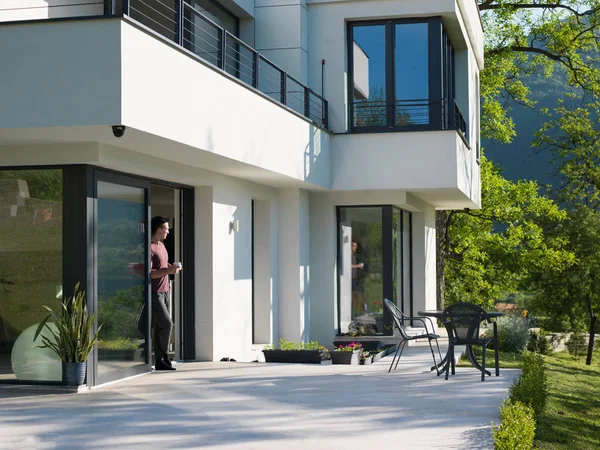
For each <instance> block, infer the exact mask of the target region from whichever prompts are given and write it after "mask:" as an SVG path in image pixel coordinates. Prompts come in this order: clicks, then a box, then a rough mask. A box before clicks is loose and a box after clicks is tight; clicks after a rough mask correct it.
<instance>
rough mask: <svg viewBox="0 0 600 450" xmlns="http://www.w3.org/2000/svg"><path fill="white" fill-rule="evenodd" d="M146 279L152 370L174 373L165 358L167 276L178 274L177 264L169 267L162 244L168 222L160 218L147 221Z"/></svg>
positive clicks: (168, 334)
mask: <svg viewBox="0 0 600 450" xmlns="http://www.w3.org/2000/svg"><path fill="white" fill-rule="evenodd" d="M151 231H152V237H151V239H152V243H151V244H150V262H151V265H150V268H151V273H150V278H151V279H152V314H153V316H154V357H155V359H156V363H155V370H175V367H173V364H172V363H171V360H170V359H169V354H168V350H169V339H170V337H171V330H172V329H173V322H172V321H171V316H170V315H169V309H168V308H167V305H168V304H169V275H171V274H176V273H179V271H180V270H181V264H177V263H175V264H174V265H171V264H169V254H168V253H167V249H166V248H165V245H164V244H163V241H164V240H165V238H166V237H167V236H168V234H169V221H168V220H167V219H165V218H164V217H161V216H156V217H153V218H152V221H151Z"/></svg>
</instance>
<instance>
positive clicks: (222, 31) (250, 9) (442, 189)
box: [0, 0, 483, 386]
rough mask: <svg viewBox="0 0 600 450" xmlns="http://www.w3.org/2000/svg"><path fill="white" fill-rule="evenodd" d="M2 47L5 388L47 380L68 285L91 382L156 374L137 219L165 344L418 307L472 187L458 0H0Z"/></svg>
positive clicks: (473, 83) (466, 0) (353, 320)
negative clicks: (86, 336) (439, 222)
mask: <svg viewBox="0 0 600 450" xmlns="http://www.w3.org/2000/svg"><path fill="white" fill-rule="evenodd" d="M0 61H1V63H2V70H0V383H1V382H11V383H15V382H18V383H56V382H60V379H61V374H60V361H58V360H57V359H56V358H55V357H54V356H53V355H52V354H50V353H48V352H47V351H46V350H41V349H37V348H36V347H35V346H34V345H33V344H32V342H33V340H32V334H31V333H32V332H33V331H32V330H35V328H36V327H37V324H38V323H39V322H40V321H41V320H42V318H43V317H44V315H45V309H43V307H42V305H48V306H51V307H52V308H57V307H60V302H61V299H62V298H63V296H68V295H70V294H72V292H73V288H74V286H75V285H76V284H77V283H80V285H81V287H82V288H83V289H84V290H85V292H86V295H87V301H88V305H89V307H90V309H91V310H92V311H95V312H97V314H98V323H103V324H104V325H103V328H102V330H101V334H100V339H101V342H100V343H99V345H98V349H95V350H94V351H93V353H92V355H91V357H90V360H88V369H87V384H88V385H89V386H94V385H99V384H102V383H105V382H108V381H112V380H115V379H120V378H124V377H127V376H131V375H135V374H138V373H143V372H147V371H149V370H151V366H152V363H153V362H152V352H151V350H150V349H151V348H152V346H151V338H152V336H150V333H148V332H147V331H144V327H141V326H140V323H143V324H146V325H151V320H152V317H151V315H150V314H147V315H146V314H144V313H143V311H145V310H144V309H143V305H144V304H148V303H149V302H150V285H149V277H148V276H147V274H148V272H149V248H150V226H149V223H150V219H151V217H153V216H156V215H161V216H164V217H166V218H169V223H170V227H171V234H170V236H169V238H168V240H167V241H166V242H165V245H166V247H167V249H168V251H169V255H170V262H173V261H181V262H182V263H183V270H182V271H181V272H180V273H179V274H178V275H175V276H172V277H171V280H170V283H171V287H172V290H171V314H172V318H173V322H174V325H175V326H174V331H173V336H172V339H171V349H170V350H171V352H172V357H173V358H175V359H178V360H200V361H218V360H220V359H222V358H234V359H235V360H237V361H254V360H262V353H261V350H262V348H263V347H264V346H265V345H266V344H270V343H275V344H276V343H277V342H278V341H279V339H280V338H284V339H288V340H293V341H304V342H306V341H310V340H318V341H319V342H320V343H321V344H323V345H325V346H327V347H331V346H332V344H333V342H334V340H335V339H336V336H340V335H342V336H343V335H345V334H348V333H351V332H360V333H362V334H363V335H370V336H375V337H377V336H382V337H385V336H386V335H390V334H391V318H390V317H389V316H388V314H387V311H384V307H383V299H384V298H390V299H393V301H394V302H396V303H397V304H398V306H400V308H401V309H402V310H404V311H405V312H406V313H416V311H418V310H422V309H435V304H436V303H435V293H436V286H435V280H436V278H435V267H436V265H435V210H436V209H462V208H478V207H479V206H480V167H479V140H480V139H479V71H480V70H481V69H482V67H483V30H482V25H481V21H480V18H479V12H478V8H477V5H476V2H475V1H474V0H431V1H427V2H423V1H417V0H375V1H373V0H278V1H274V0H189V2H188V1H187V0H112V1H111V0H106V1H104V0H7V1H3V2H1V3H0ZM145 329H148V327H145Z"/></svg>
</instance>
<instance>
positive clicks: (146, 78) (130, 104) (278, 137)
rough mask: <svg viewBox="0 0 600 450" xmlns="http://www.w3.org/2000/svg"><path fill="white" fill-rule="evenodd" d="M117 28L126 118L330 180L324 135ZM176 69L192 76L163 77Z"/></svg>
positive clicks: (280, 169)
mask: <svg viewBox="0 0 600 450" xmlns="http://www.w3.org/2000/svg"><path fill="white" fill-rule="evenodd" d="M122 33H123V39H122V41H121V44H122V74H123V76H122V82H123V85H122V92H123V103H122V111H123V112H122V121H123V123H124V124H127V125H130V126H133V127H135V128H137V129H139V130H142V131H147V132H149V133H153V134H157V135H159V136H161V137H164V138H167V139H172V140H175V141H178V142H181V143H183V144H185V145H189V146H192V147H195V148H198V149H202V150H203V151H207V152H212V153H217V154H219V155H221V156H224V157H226V158H231V159H235V160H239V161H242V162H245V163H248V164H252V165H255V166H259V167H263V168H265V169H268V170H272V171H275V172H277V173H280V174H284V175H287V176H290V177H293V178H296V179H299V180H306V181H309V182H310V183H312V184H316V185H319V186H324V187H328V186H329V185H330V178H329V177H330V169H329V157H328V142H329V136H328V134H327V133H325V132H323V131H322V130H320V129H318V128H316V127H314V126H313V125H311V124H310V123H309V122H307V121H306V120H304V119H301V118H299V117H298V116H297V115H295V114H292V113H290V112H288V111H287V110H286V109H283V108H282V107H280V106H278V105H277V104H274V103H273V102H271V101H268V100H266V99H264V98H263V97H262V96H259V95H257V94H256V92H255V91H253V90H251V89H248V88H247V87H245V86H241V85H239V84H238V83H236V82H234V81H232V80H230V79H229V78H228V77H225V76H223V74H222V73H220V72H217V71H215V70H212V69H211V68H209V67H206V66H204V65H203V64H200V63H198V61H196V60H194V59H192V58H189V57H188V56H187V55H185V54H183V53H181V52H179V51H173V48H172V47H170V46H166V45H164V44H163V43H162V42H160V41H158V40H157V39H155V38H154V37H153V36H150V35H147V34H146V33H143V32H141V31H140V30H138V29H136V28H135V27H133V26H131V25H129V24H126V23H122ZM180 74H186V79H188V80H196V81H195V82H194V83H173V82H168V83H166V80H175V79H178V78H179V77H180V76H181V75H180ZM157 86H164V90H163V91H159V90H157ZM232 126H233V127H235V132H232ZM311 156H312V157H313V159H312V160H311V161H310V164H309V165H308V166H307V159H310V158H311Z"/></svg>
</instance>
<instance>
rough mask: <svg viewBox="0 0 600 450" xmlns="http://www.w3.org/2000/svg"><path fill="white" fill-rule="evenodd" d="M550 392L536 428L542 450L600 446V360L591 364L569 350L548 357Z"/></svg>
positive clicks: (596, 356) (538, 446)
mask: <svg viewBox="0 0 600 450" xmlns="http://www.w3.org/2000/svg"><path fill="white" fill-rule="evenodd" d="M545 360H546V372H547V374H548V383H549V385H550V395H549V397H548V404H547V406H546V411H545V412H544V414H543V415H542V416H541V417H540V418H539V420H538V423H537V426H536V430H535V446H536V448H540V449H552V450H558V449H569V450H590V449H599V448H600V360H599V358H598V352H596V354H595V355H594V360H593V361H592V365H591V366H586V365H585V358H584V357H580V358H578V359H577V360H575V359H573V358H572V357H571V356H570V355H569V354H568V353H564V352H561V353H556V354H555V355H553V356H547V357H546V358H545Z"/></svg>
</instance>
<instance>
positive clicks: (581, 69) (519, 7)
mask: <svg viewBox="0 0 600 450" xmlns="http://www.w3.org/2000/svg"><path fill="white" fill-rule="evenodd" d="M478 5H479V10H480V11H481V17H482V20H483V23H484V29H485V69H484V70H483V71H482V73H481V97H482V123H481V132H482V137H483V138H484V139H495V140H499V141H502V142H507V143H508V142H510V141H511V139H512V138H513V137H514V123H513V121H512V119H511V118H510V108H509V107H508V103H507V101H508V99H512V100H514V101H516V102H518V103H522V104H525V105H529V106H531V107H534V106H535V104H534V102H532V101H531V100H530V98H529V94H530V89H529V87H528V86H527V85H526V84H525V83H524V77H527V76H528V75H531V74H534V73H540V72H541V73H543V74H544V75H545V76H546V77H551V76H552V74H553V72H554V71H555V70H561V71H563V72H564V73H565V74H566V75H567V80H568V84H569V85H571V86H576V87H578V88H580V89H581V90H582V92H586V93H590V94H593V95H595V96H600V64H599V61H600V59H599V57H598V53H597V49H598V42H599V38H600V36H599V29H600V28H599V27H600V0H479V1H478Z"/></svg>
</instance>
